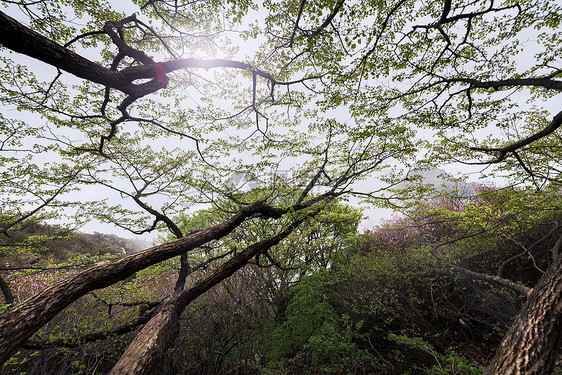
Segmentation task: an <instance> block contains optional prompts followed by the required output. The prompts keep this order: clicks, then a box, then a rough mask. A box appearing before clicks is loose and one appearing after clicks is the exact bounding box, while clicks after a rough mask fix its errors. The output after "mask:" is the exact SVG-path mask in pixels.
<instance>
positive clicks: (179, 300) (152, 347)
mask: <svg viewBox="0 0 562 375" xmlns="http://www.w3.org/2000/svg"><path fill="white" fill-rule="evenodd" d="M302 221H303V220H298V221H295V222H294V223H293V224H292V225H291V227H290V228H288V229H286V230H285V231H283V232H282V233H280V234H278V235H276V236H274V237H271V238H268V239H266V240H263V241H260V242H256V243H255V244H253V245H251V246H249V247H247V248H246V249H244V250H243V251H242V252H240V253H238V254H237V255H236V256H234V257H233V258H231V259H229V260H228V261H226V262H225V263H224V264H222V265H221V266H220V267H218V268H217V269H216V270H215V271H213V272H212V273H211V274H209V275H208V276H206V277H205V278H203V279H201V280H199V281H198V282H197V283H196V284H195V285H194V286H193V287H191V288H189V289H186V290H184V291H182V292H180V293H176V294H175V295H174V296H173V297H172V299H171V300H170V301H168V302H167V303H166V304H165V305H164V306H163V308H162V309H161V310H160V312H159V313H158V314H156V315H155V316H154V317H153V318H152V319H151V320H150V322H148V324H147V325H146V326H144V328H143V329H142V330H141V331H140V332H139V334H138V335H137V337H135V339H134V340H133V342H132V343H131V344H130V345H129V347H128V348H127V350H126V351H125V353H124V354H123V356H121V359H120V360H119V361H118V362H117V364H116V365H115V366H114V367H113V369H112V370H111V372H110V373H109V374H110V375H125V374H126V375H133V374H135V375H144V374H146V375H149V374H152V373H153V369H154V367H155V366H156V365H157V364H158V362H159V361H160V359H161V357H162V354H163V353H164V352H165V351H166V350H167V349H168V348H169V347H170V346H171V345H172V344H173V343H174V340H175V339H176V336H177V334H178V331H179V317H180V315H181V313H182V312H183V310H185V308H186V307H187V306H188V305H189V304H190V303H191V301H193V300H194V299H195V298H197V297H199V296H200V295H201V294H203V293H205V292H206V291H208V290H209V289H211V288H212V287H213V286H215V285H216V284H218V283H220V282H221V281H223V280H224V279H226V278H228V277H230V276H231V275H232V274H234V272H236V271H237V270H239V269H240V268H242V267H244V266H245V265H246V264H247V263H248V261H249V260H250V259H252V258H253V257H255V256H256V255H258V254H261V253H263V252H264V251H266V250H268V249H270V248H271V247H272V246H275V245H277V244H278V243H279V242H280V241H281V240H283V239H284V238H285V237H287V236H288V235H289V234H290V233H291V232H292V231H293V229H294V228H296V227H297V226H298V225H300V224H301V223H302Z"/></svg>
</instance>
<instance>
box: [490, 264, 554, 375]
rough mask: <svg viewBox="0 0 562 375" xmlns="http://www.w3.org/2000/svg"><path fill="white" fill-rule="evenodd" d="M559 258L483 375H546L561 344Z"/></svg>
mask: <svg viewBox="0 0 562 375" xmlns="http://www.w3.org/2000/svg"><path fill="white" fill-rule="evenodd" d="M561 258H562V257H557V259H555V261H554V262H553V263H552V264H551V265H550V267H549V268H548V269H547V271H546V272H545V273H544V275H543V276H542V278H541V279H540V280H539V282H538V283H537V285H535V287H534V288H533V291H532V292H531V294H530V295H529V298H528V299H527V302H526V303H525V306H524V307H523V309H522V310H521V312H520V313H519V315H518V316H517V318H516V319H515V321H514V322H513V324H512V325H511V327H510V328H509V330H508V332H507V334H506V336H505V338H504V340H503V342H502V343H501V345H500V347H499V348H498V350H497V352H496V355H495V356H494V358H493V359H492V362H491V363H490V365H489V366H488V367H487V368H486V370H485V371H484V373H483V375H500V374H501V375H547V374H551V373H552V371H553V370H554V366H555V362H556V358H557V355H558V352H559V350H560V345H561V344H562V262H561V261H562V259H561Z"/></svg>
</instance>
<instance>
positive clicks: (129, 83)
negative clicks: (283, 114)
mask: <svg viewBox="0 0 562 375" xmlns="http://www.w3.org/2000/svg"><path fill="white" fill-rule="evenodd" d="M0 44H2V45H3V46H4V47H7V48H9V49H11V50H12V51H15V52H19V53H22V54H24V55H27V56H30V57H33V58H35V59H38V60H40V61H43V62H44V63H47V64H49V65H52V66H54V67H57V68H59V69H61V70H64V71H66V72H68V73H71V74H74V75H75V76H77V77H80V78H83V79H86V80H88V81H91V82H95V83H99V84H102V85H105V86H108V87H112V88H115V89H117V90H119V91H122V92H124V93H126V94H128V95H130V96H131V97H132V100H134V99H135V98H140V97H142V96H145V95H148V94H150V93H153V92H155V91H157V90H159V89H161V88H162V84H161V83H160V82H158V81H157V79H156V71H155V69H154V64H152V63H150V64H149V63H148V61H146V59H143V64H142V65H138V66H131V67H128V68H125V69H123V70H120V71H116V70H111V69H108V68H104V67H103V66H101V65H99V64H97V63H95V62H93V61H90V60H88V59H86V58H85V57H82V56H80V55H79V54H77V53H75V52H73V51H71V50H70V49H68V48H65V47H63V46H61V45H60V44H57V43H55V42H54V41H52V40H50V39H49V38H47V37H45V36H43V35H41V34H39V33H37V32H35V31H33V30H31V29H30V28H28V27H26V26H25V25H22V24H21V23H19V22H18V21H17V20H15V19H13V18H11V17H9V16H8V15H6V14H5V13H3V12H1V11H0ZM121 47H123V46H121ZM126 47H128V46H126ZM128 48H130V47H128ZM137 52H138V53H142V52H140V51H137ZM143 55H144V54H143ZM147 59H150V58H148V57H147ZM218 67H224V68H234V69H239V70H244V71H246V70H248V71H252V72H253V74H255V75H259V76H261V77H263V78H265V79H267V80H269V81H270V82H271V83H272V84H274V85H275V84H284V83H282V82H277V81H276V80H275V78H274V77H273V76H272V75H271V74H269V73H267V72H264V71H262V70H259V69H256V68H255V67H254V66H252V65H250V64H247V63H243V62H240V61H232V60H221V59H212V60H206V59H178V60H172V61H167V62H164V63H162V68H163V70H164V72H165V73H169V72H172V71H174V70H179V69H186V68H203V69H211V68H218ZM142 78H154V79H153V80H151V81H149V82H146V83H142V84H134V83H133V81H135V80H138V79H142Z"/></svg>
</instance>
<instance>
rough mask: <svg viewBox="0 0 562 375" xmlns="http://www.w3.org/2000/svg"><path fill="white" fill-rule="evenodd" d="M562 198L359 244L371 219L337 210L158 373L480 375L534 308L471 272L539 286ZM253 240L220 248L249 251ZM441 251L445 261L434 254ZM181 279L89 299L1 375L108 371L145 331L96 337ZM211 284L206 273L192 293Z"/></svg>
mask: <svg viewBox="0 0 562 375" xmlns="http://www.w3.org/2000/svg"><path fill="white" fill-rule="evenodd" d="M561 198H562V197H561V196H560V193H559V191H556V190H553V191H543V192H537V191H534V190H523V189H511V188H508V189H497V188H491V187H485V186H480V187H478V188H477V189H476V192H475V195H474V196H463V197H458V196H455V192H454V191H453V192H452V193H450V194H448V195H444V194H441V195H440V196H439V197H437V198H434V199H433V201H431V203H429V204H428V203H427V202H428V201H423V203H422V202H415V203H417V204H413V205H412V208H411V209H410V210H409V211H408V212H407V215H405V216H400V217H396V218H394V219H390V220H388V221H386V222H385V223H384V224H382V225H380V226H379V227H377V228H374V229H373V230H372V231H368V232H366V233H363V234H359V233H358V232H357V227H358V223H359V220H360V218H361V213H360V212H359V211H357V210H354V209H352V208H350V207H349V206H347V205H342V204H340V205H335V206H333V207H332V208H331V209H330V210H328V211H327V212H329V214H327V215H326V216H324V217H321V218H318V222H317V223H316V225H312V226H311V227H309V228H306V229H303V230H302V231H301V232H299V233H297V234H296V235H295V236H294V237H293V238H292V239H291V240H288V241H287V242H286V243H283V245H279V246H282V247H290V248H292V251H291V252H290V253H291V254H292V255H291V257H290V258H289V259H279V258H278V259H279V262H278V263H277V266H278V267H263V266H260V261H259V259H258V260H257V261H256V263H252V264H249V265H247V266H246V267H244V268H243V269H241V270H240V271H239V272H238V273H237V274H236V275H234V276H232V277H231V278H229V279H228V280H226V281H224V282H223V283H221V284H220V285H219V286H217V287H215V288H213V289H211V290H209V291H208V292H207V293H205V294H204V295H203V296H201V297H200V298H199V299H197V300H196V301H195V302H193V303H192V304H191V305H190V307H189V308H188V309H187V310H186V311H185V312H184V313H183V315H182V317H181V319H180V320H181V326H182V328H181V330H180V334H179V336H178V338H177V344H176V345H175V347H174V348H173V349H170V350H169V351H168V352H167V353H166V355H165V356H164V358H163V359H162V363H160V365H159V366H158V368H159V370H158V372H157V373H162V374H169V373H183V374H220V373H222V374H231V373H248V374H257V373H259V374H303V373H308V374H328V373H333V374H422V373H425V374H480V373H481V371H482V369H483V366H485V364H486V363H488V361H489V360H490V358H491V355H492V354H493V352H494V349H495V347H496V346H497V345H498V344H499V342H500V341H501V339H502V337H503V335H504V334H505V331H506V329H507V328H508V327H509V325H510V323H511V321H512V319H513V318H514V317H515V315H517V313H518V311H519V310H520V308H521V306H522V304H523V302H524V299H525V296H524V295H523V294H521V293H517V292H516V291H514V290H513V289H510V288H508V287H506V286H502V285H501V283H497V282H493V281H482V280H478V279H477V278H475V277H474V275H471V274H466V273H464V272H463V270H471V271H473V272H478V273H479V274H481V275H496V274H498V275H501V276H502V278H506V279H509V280H511V281H515V282H517V283H520V284H522V285H525V286H528V287H533V286H534V285H535V284H536V282H537V280H538V279H539V278H540V276H541V274H542V273H543V272H544V271H543V270H544V269H545V268H546V267H548V263H549V262H550V257H551V253H550V251H551V249H552V248H553V247H554V246H556V243H557V241H558V238H559V236H560V233H559V230H560V228H559V224H558V222H559V221H560V219H562V216H561V215H562V199H561ZM209 220H210V221H214V220H220V217H217V213H213V212H210V211H208V210H205V211H200V212H198V213H196V214H194V215H191V216H185V215H183V216H182V218H181V220H180V222H181V223H183V224H182V225H183V226H185V227H186V228H184V229H187V228H189V229H194V228H195V227H197V225H203V226H206V225H209V223H205V221H209ZM257 229H258V228H253V230H257ZM251 232H252V228H246V231H245V235H244V236H243V237H244V238H231V239H230V240H232V241H226V242H225V243H224V244H221V246H232V243H235V244H240V243H241V241H243V240H249V239H248V237H249V236H251V235H252V234H251ZM443 244H447V245H446V246H447V248H446V250H442V251H439V253H438V255H437V252H435V251H433V254H432V248H433V249H435V248H436V247H437V246H439V245H443ZM522 250H523V251H522ZM199 252H201V253H205V254H206V255H207V256H208V255H209V254H210V253H217V254H220V253H221V252H220V251H218V249H209V248H202V249H200V250H199ZM271 254H273V256H275V254H287V250H286V249H283V248H279V249H273V250H272V253H271ZM314 255H317V256H316V257H315V256H314ZM320 255H321V256H322V257H321V258H319V257H318V256H320ZM193 257H194V258H197V257H201V259H205V257H203V256H202V255H197V253H194V255H193ZM106 258H107V257H106ZM328 258H329V259H328ZM297 259H298V260H300V261H301V262H303V264H299V265H296V264H295V262H296V261H297ZM193 260H194V259H193ZM452 263H454V265H455V267H457V269H455V268H453V267H452V266H451V264H452ZM459 268H460V269H461V270H460V271H459ZM498 268H501V269H502V271H501V272H498ZM178 270H179V264H178V263H177V262H174V261H168V262H165V263H161V264H159V265H158V266H153V267H150V268H147V269H146V270H143V271H142V272H138V273H137V274H136V275H135V277H134V278H132V279H129V280H126V281H125V282H124V283H123V285H117V286H116V287H115V288H109V289H105V290H103V291H100V292H95V293H91V294H89V295H87V296H85V297H84V298H82V299H81V300H79V301H78V302H76V303H75V304H73V305H72V306H70V307H69V308H67V309H66V310H65V311H64V312H62V313H61V314H60V315H59V316H58V317H57V318H56V319H55V320H53V321H52V322H50V323H49V324H48V325H47V326H45V327H43V329H41V330H40V331H39V332H38V333H37V335H36V336H35V337H33V338H32V339H31V340H30V341H29V342H28V343H27V344H26V345H25V350H21V351H20V352H18V354H17V355H16V356H14V357H13V358H12V359H10V360H9V361H8V362H7V363H6V364H5V365H4V367H3V369H4V371H5V372H6V373H27V374H44V373H49V374H50V373H53V374H55V373H60V374H66V373H91V372H92V371H93V372H95V373H105V372H107V371H108V370H109V369H110V368H111V367H112V366H113V365H114V363H115V361H116V360H117V359H118V358H119V355H120V353H121V351H122V350H123V348H124V347H125V346H126V345H127V344H128V342H129V341H130V340H131V338H132V336H131V335H132V332H134V330H135V329H137V328H136V327H135V325H134V324H132V325H131V327H130V331H131V332H123V333H124V334H121V332H114V333H113V334H112V335H111V337H96V336H95V333H96V332H100V330H101V328H102V327H103V329H105V330H106V331H112V330H114V329H115V328H116V327H122V326H125V325H127V323H138V322H137V320H138V318H137V314H135V312H136V311H137V310H138V311H140V313H139V314H138V316H141V317H142V316H143V312H146V311H147V309H148V307H149V304H150V303H153V304H156V303H157V301H160V300H161V299H163V298H165V296H166V295H167V294H168V293H169V292H170V291H171V290H173V288H174V281H175V280H176V279H177V277H178ZM69 272H70V273H72V272H76V270H72V269H68V268H64V269H58V270H49V271H39V272H37V270H36V271H34V272H30V271H29V270H25V271H17V272H14V271H11V272H9V273H8V274H7V280H8V281H9V282H10V283H11V285H12V286H13V289H14V291H15V292H16V296H17V298H18V300H21V299H23V298H25V297H27V296H30V295H32V294H33V292H34V290H37V289H40V288H42V287H44V286H45V285H46V284H48V283H49V282H52V281H53V280H56V279H57V278H60V277H63V276H66V275H68V273H69ZM206 272H209V270H208V269H204V268H201V269H200V270H198V271H196V272H195V273H194V274H192V275H190V277H189V278H188V280H187V284H190V283H191V282H194V280H196V279H197V278H198V277H199V275H198V274H199V273H203V274H204V273H206ZM192 280H193V281H192ZM559 370H562V368H561V369H559Z"/></svg>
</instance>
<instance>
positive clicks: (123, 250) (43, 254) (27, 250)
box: [0, 223, 150, 264]
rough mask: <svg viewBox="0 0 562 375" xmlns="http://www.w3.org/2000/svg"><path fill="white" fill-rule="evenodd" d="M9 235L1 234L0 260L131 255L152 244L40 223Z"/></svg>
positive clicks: (22, 260)
mask: <svg viewBox="0 0 562 375" xmlns="http://www.w3.org/2000/svg"><path fill="white" fill-rule="evenodd" d="M9 235H10V236H9V237H8V236H4V235H2V234H1V233H0V259H10V260H11V261H12V262H14V261H15V262H16V263H20V264H23V263H35V262H38V261H41V260H43V259H47V258H49V259H52V260H65V259H67V258H68V257H70V256H72V255H78V254H92V255H101V254H107V253H110V254H129V253H134V252H136V251H139V250H143V249H146V248H148V247H150V244H149V243H148V242H146V241H143V240H140V239H130V238H122V237H119V236H117V235H114V234H104V233H98V232H94V233H93V234H89V233H80V232H70V231H68V230H67V229H64V228H61V227H59V226H54V225H48V224H38V223H32V224H28V225H26V226H24V227H21V228H19V230H18V231H12V232H10V233H9ZM16 249H17V250H16Z"/></svg>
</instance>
